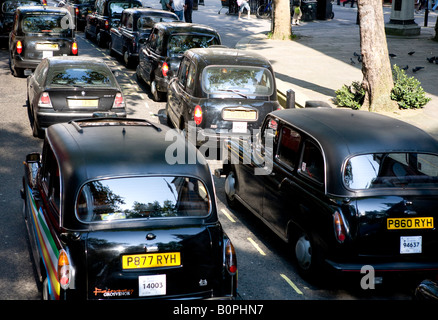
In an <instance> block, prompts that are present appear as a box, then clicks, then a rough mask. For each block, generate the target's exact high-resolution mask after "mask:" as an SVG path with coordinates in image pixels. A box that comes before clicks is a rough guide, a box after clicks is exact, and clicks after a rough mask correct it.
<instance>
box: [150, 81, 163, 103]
mask: <svg viewBox="0 0 438 320" xmlns="http://www.w3.org/2000/svg"><path fill="white" fill-rule="evenodd" d="M151 93H152V97H153V99H154V101H156V102H160V101H163V93H161V92H159V91H158V90H157V82H156V81H155V80H152V82H151Z"/></svg>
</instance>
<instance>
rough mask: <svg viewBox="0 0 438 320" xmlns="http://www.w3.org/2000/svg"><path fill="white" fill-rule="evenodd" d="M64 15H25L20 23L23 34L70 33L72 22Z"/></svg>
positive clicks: (42, 13)
mask: <svg viewBox="0 0 438 320" xmlns="http://www.w3.org/2000/svg"><path fill="white" fill-rule="evenodd" d="M69 18H70V17H69V16H67V15H65V14H64V13H44V12H41V13H32V14H26V15H25V16H24V18H23V19H22V22H21V29H22V30H23V32H24V33H43V34H56V33H58V34H59V33H71V29H70V28H69V27H70V26H71V25H72V22H71V21H69Z"/></svg>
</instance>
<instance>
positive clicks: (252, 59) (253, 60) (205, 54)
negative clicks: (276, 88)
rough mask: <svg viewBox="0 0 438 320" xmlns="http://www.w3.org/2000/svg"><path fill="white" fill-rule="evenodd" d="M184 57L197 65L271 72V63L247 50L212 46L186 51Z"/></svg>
mask: <svg viewBox="0 0 438 320" xmlns="http://www.w3.org/2000/svg"><path fill="white" fill-rule="evenodd" d="M185 55H186V56H188V57H190V58H191V59H192V60H197V61H198V64H204V66H207V65H245V66H257V67H264V68H268V69H271V70H272V66H271V63H270V62H269V60H268V59H266V58H265V57H264V56H262V55H260V54H258V53H255V52H251V51H248V50H240V49H233V48H228V47H225V46H212V47H208V48H194V49H190V50H187V51H186V52H185Z"/></svg>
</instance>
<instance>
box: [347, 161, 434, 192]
mask: <svg viewBox="0 0 438 320" xmlns="http://www.w3.org/2000/svg"><path fill="white" fill-rule="evenodd" d="M344 183H345V185H346V186H347V187H348V188H350V189H354V190H359V189H372V188H438V155H434V154H423V153H374V154H364V155H358V156H354V157H352V158H351V159H349V160H348V161H347V163H346V166H345V169H344Z"/></svg>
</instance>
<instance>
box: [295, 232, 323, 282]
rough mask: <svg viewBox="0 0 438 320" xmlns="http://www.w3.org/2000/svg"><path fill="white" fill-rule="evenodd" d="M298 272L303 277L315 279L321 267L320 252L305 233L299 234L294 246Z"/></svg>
mask: <svg viewBox="0 0 438 320" xmlns="http://www.w3.org/2000/svg"><path fill="white" fill-rule="evenodd" d="M294 253H295V259H296V262H297V264H298V269H299V272H300V273H301V274H302V275H303V276H305V277H309V278H310V277H311V278H316V276H317V275H318V274H320V271H321V266H322V258H321V250H320V249H319V248H318V246H317V245H316V244H315V242H314V241H313V239H312V238H311V236H310V235H309V234H308V233H307V232H304V231H302V232H300V233H299V235H298V237H297V238H296V242H295V246H294Z"/></svg>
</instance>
